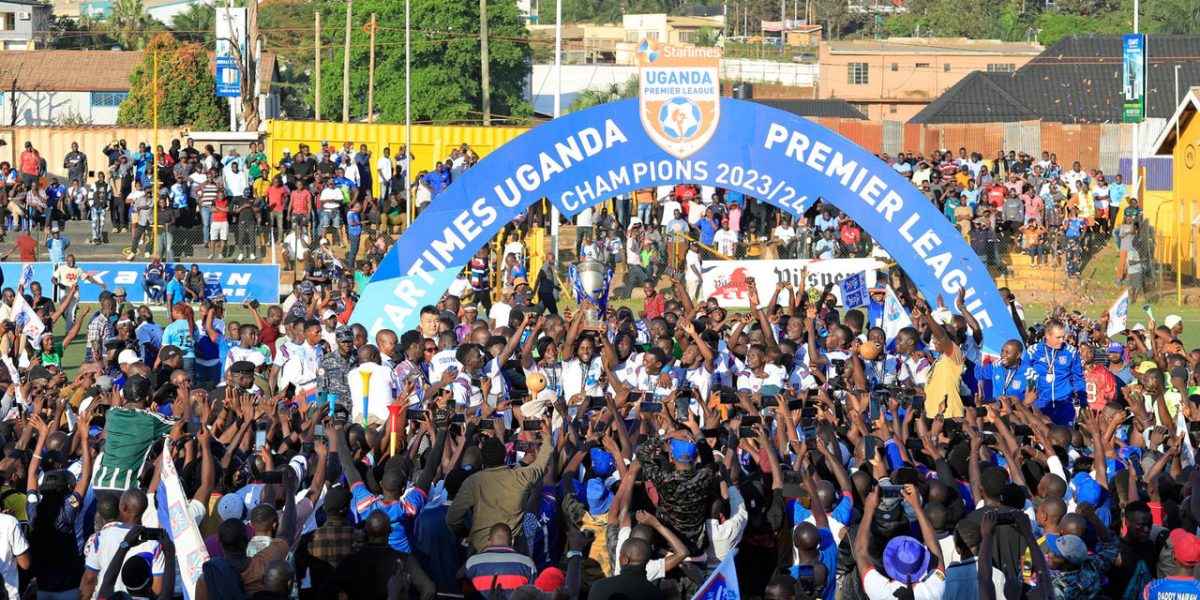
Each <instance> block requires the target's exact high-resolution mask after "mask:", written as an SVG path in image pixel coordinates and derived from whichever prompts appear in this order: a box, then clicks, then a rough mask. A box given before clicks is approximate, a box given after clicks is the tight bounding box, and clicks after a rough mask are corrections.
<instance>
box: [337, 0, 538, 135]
mask: <svg viewBox="0 0 1200 600" xmlns="http://www.w3.org/2000/svg"><path fill="white" fill-rule="evenodd" d="M345 6H346V5H345V4H344V3H341V2H325V3H323V4H322V5H321V16H322V23H323V24H326V23H327V24H328V28H326V27H325V26H324V25H323V27H322V29H323V30H324V31H323V38H324V39H323V46H324V48H323V52H322V56H321V65H320V68H321V78H322V79H321V109H322V116H326V117H332V118H337V117H340V116H341V110H342V57H343V41H342V40H343V31H344V30H343V27H344V26H345V23H346V16H345V15H346V8H345ZM371 13H375V14H376V22H377V23H378V24H379V28H378V31H377V32H376V34H375V44H376V50H375V111H376V112H377V113H378V115H379V116H378V119H377V120H381V121H390V122H398V121H403V120H404V27H403V24H404V3H403V2H396V1H395V0H359V1H357V2H355V3H354V13H353V15H352V17H351V19H352V23H351V36H350V46H351V48H350V69H351V72H350V116H351V118H354V119H358V118H363V117H365V116H366V111H367V84H368V69H367V64H368V59H369V47H368V46H369V35H368V32H367V31H366V28H365V27H364V25H365V24H366V23H367V22H368V21H369V20H370V15H371ZM412 23H413V32H412V112H413V119H414V120H416V121H463V120H474V121H478V120H479V119H480V116H481V114H480V112H479V111H480V110H481V107H482V100H481V97H482V90H481V86H480V83H479V81H480V77H481V70H480V61H479V53H480V47H479V5H478V3H476V2H470V1H468V2H450V3H447V2H441V1H440V0H413V1H412ZM488 27H489V36H488V37H489V40H490V43H489V45H488V52H489V56H490V60H489V61H488V62H489V65H490V67H491V73H490V76H491V86H490V89H491V106H492V113H493V114H494V115H497V116H500V117H503V116H513V117H518V118H525V117H528V116H530V115H531V114H532V107H531V106H530V105H529V103H528V102H526V101H525V99H524V85H525V79H526V77H527V76H528V74H529V68H530V67H529V60H528V57H529V44H528V32H527V30H526V29H525V27H524V25H523V23H522V22H521V17H520V13H519V12H518V11H517V5H516V2H515V0H491V1H489V2H488ZM418 29H420V31H418Z"/></svg>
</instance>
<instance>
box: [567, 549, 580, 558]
mask: <svg viewBox="0 0 1200 600" xmlns="http://www.w3.org/2000/svg"><path fill="white" fill-rule="evenodd" d="M572 558H583V553H582V552H580V551H578V550H567V560H571V559H572Z"/></svg>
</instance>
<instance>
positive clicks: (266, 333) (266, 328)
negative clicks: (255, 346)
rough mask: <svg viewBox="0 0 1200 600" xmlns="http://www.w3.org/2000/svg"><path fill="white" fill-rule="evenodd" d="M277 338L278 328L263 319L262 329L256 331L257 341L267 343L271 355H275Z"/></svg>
mask: <svg viewBox="0 0 1200 600" xmlns="http://www.w3.org/2000/svg"><path fill="white" fill-rule="evenodd" d="M278 339H279V328H278V327H276V326H274V325H272V324H270V323H268V322H266V321H263V325H262V331H260V332H259V333H258V341H260V342H262V343H264V344H266V345H267V347H268V348H270V349H271V356H275V341H276V340H278Z"/></svg>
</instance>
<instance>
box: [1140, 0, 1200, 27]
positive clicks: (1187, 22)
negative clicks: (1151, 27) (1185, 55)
mask: <svg viewBox="0 0 1200 600" xmlns="http://www.w3.org/2000/svg"><path fill="white" fill-rule="evenodd" d="M1150 15H1151V16H1152V18H1153V20H1154V21H1156V22H1157V23H1158V27H1157V28H1156V29H1157V32H1158V33H1165V34H1171V35H1195V34H1197V33H1200V0H1153V2H1151V3H1150Z"/></svg>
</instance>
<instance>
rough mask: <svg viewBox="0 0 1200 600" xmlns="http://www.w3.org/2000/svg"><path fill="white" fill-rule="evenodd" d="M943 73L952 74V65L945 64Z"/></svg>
mask: <svg viewBox="0 0 1200 600" xmlns="http://www.w3.org/2000/svg"><path fill="white" fill-rule="evenodd" d="M942 71H943V72H945V73H949V72H950V63H945V64H943V65H942Z"/></svg>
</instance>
